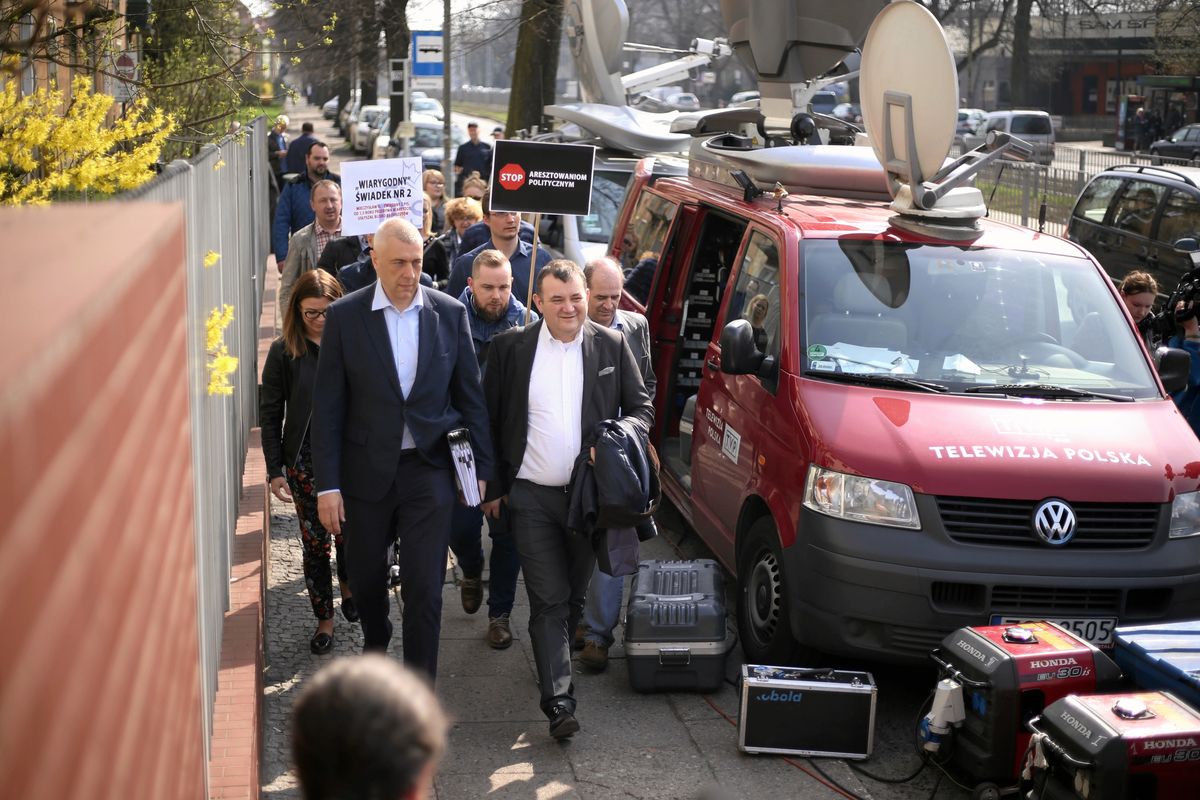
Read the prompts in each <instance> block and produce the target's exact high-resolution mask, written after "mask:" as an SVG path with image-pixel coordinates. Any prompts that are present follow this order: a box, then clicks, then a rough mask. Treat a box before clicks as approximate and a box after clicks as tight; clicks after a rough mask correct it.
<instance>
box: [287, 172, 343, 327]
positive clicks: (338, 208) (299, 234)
mask: <svg viewBox="0 0 1200 800" xmlns="http://www.w3.org/2000/svg"><path fill="white" fill-rule="evenodd" d="M309 205H310V206H311V207H312V210H313V221H312V222H310V223H309V224H307V225H305V226H304V227H303V228H301V229H300V230H298V231H296V232H295V233H294V234H292V240H291V242H289V243H288V255H287V260H286V261H284V263H283V274H281V275H280V276H279V302H280V307H281V308H286V307H287V301H288V295H289V294H291V291H292V284H294V283H295V282H296V280H297V279H299V277H300V276H301V275H303V274H304V273H306V272H311V271H312V270H314V269H316V268H317V263H318V262H319V261H320V259H321V254H322V253H323V252H325V246H326V245H327V244H329V243H330V242H331V241H332V240H334V239H336V238H339V237H340V236H341V235H342V187H341V186H339V185H338V184H336V183H334V182H333V181H331V180H323V181H317V182H316V183H315V184H313V187H312V193H311V194H310V199H309Z"/></svg>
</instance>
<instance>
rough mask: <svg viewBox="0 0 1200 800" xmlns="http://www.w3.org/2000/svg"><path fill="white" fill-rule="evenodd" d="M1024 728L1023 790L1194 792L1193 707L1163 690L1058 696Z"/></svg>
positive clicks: (1124, 794)
mask: <svg viewBox="0 0 1200 800" xmlns="http://www.w3.org/2000/svg"><path fill="white" fill-rule="evenodd" d="M1029 727H1030V730H1032V731H1033V732H1034V738H1033V741H1032V746H1031V747H1030V752H1029V756H1028V758H1027V761H1028V764H1029V770H1028V773H1027V780H1026V781H1025V785H1024V787H1023V788H1024V789H1026V790H1027V792H1026V794H1025V795H1024V796H1025V797H1028V798H1036V800H1184V798H1192V797H1198V796H1200V713H1197V712H1196V710H1195V709H1193V708H1191V707H1190V706H1188V705H1185V704H1184V703H1183V702H1182V701H1180V700H1178V699H1177V698H1176V697H1175V696H1174V695H1171V694H1169V693H1167V692H1141V693H1137V692H1131V693H1127V694H1097V695H1088V696H1084V697H1078V696H1074V695H1072V696H1070V697H1064V698H1062V699H1061V700H1057V701H1055V702H1054V703H1051V704H1050V705H1049V706H1047V708H1046V710H1045V712H1044V713H1043V714H1042V715H1041V716H1040V717H1036V718H1034V719H1033V720H1031V721H1030V723H1029Z"/></svg>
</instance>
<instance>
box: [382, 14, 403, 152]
mask: <svg viewBox="0 0 1200 800" xmlns="http://www.w3.org/2000/svg"><path fill="white" fill-rule="evenodd" d="M407 9H408V0H383V2H382V3H381V4H380V7H379V16H380V22H381V23H382V24H383V32H384V35H385V37H386V38H387V55H388V59H389V64H388V65H387V66H389V67H390V66H391V64H390V59H393V58H407V57H408V45H409V38H410V34H409V30H408V15H407ZM390 85H391V82H390V80H389V86H390ZM389 91H390V90H389ZM388 102H389V104H390V105H391V113H392V121H391V127H392V131H394V130H395V129H396V125H397V124H398V123H399V122H400V120H402V119H404V98H403V97H399V96H393V97H391V98H389V101H388ZM392 131H388V133H391V132H392Z"/></svg>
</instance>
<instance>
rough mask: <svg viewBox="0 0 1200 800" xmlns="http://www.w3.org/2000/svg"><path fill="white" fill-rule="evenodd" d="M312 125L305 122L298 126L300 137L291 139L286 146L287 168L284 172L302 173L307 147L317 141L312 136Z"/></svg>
mask: <svg viewBox="0 0 1200 800" xmlns="http://www.w3.org/2000/svg"><path fill="white" fill-rule="evenodd" d="M314 130H315V129H314V128H313V124H312V123H311V122H305V123H303V124H301V125H300V135H299V136H297V137H296V138H295V139H292V141H291V143H290V144H289V145H288V146H287V158H286V159H285V160H286V162H287V166H286V167H285V168H284V172H304V161H305V158H306V157H307V156H308V146H309V145H310V144H312V143H313V142H315V141H316V140H317V137H316V136H314V135H313V131H314Z"/></svg>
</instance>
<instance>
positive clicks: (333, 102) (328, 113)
mask: <svg viewBox="0 0 1200 800" xmlns="http://www.w3.org/2000/svg"><path fill="white" fill-rule="evenodd" d="M337 115H338V99H337V96H336V95H335V96H334V97H333V98H332V99H330V100H326V101H325V104H324V105H322V106H321V116H322V117H324V118H325V119H337Z"/></svg>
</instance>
